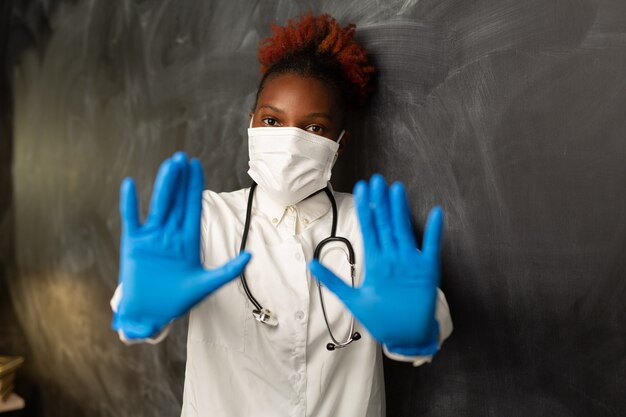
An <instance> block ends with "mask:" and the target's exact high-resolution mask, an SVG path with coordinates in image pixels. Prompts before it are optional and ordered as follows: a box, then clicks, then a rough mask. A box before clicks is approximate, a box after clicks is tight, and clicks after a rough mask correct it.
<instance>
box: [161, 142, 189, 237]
mask: <svg viewBox="0 0 626 417" xmlns="http://www.w3.org/2000/svg"><path fill="white" fill-rule="evenodd" d="M173 159H174V160H175V161H177V162H178V163H180V171H179V173H178V181H177V183H176V187H175V189H174V190H173V193H174V197H173V200H172V208H171V211H170V214H169V216H167V220H166V222H167V224H168V226H169V227H170V228H172V229H174V230H177V229H179V228H180V227H181V226H182V224H183V219H184V217H185V206H186V204H187V192H188V191H189V190H188V187H189V163H188V159H187V155H186V154H185V153H184V152H176V153H175V154H174V156H173Z"/></svg>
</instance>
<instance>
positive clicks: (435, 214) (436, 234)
mask: <svg viewBox="0 0 626 417" xmlns="http://www.w3.org/2000/svg"><path fill="white" fill-rule="evenodd" d="M442 234H443V210H442V209H441V207H439V206H437V207H435V208H433V209H432V210H431V211H430V214H429V215H428V220H427V221H426V229H425V230H424V240H423V243H422V252H424V254H425V255H427V256H429V257H432V258H435V259H439V252H440V250H441V235H442Z"/></svg>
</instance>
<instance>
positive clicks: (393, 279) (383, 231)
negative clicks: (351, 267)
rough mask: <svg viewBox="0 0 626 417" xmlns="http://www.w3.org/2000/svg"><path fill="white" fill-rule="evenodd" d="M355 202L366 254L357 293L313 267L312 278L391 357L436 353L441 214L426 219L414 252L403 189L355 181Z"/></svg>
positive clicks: (379, 180)
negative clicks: (331, 293)
mask: <svg viewBox="0 0 626 417" xmlns="http://www.w3.org/2000/svg"><path fill="white" fill-rule="evenodd" d="M354 198H355V204H356V209H357V213H358V216H359V222H360V225H361V232H362V234H363V244H364V250H365V275H364V279H363V283H362V285H361V287H358V288H352V287H351V286H350V285H348V284H346V283H344V281H343V280H341V279H340V278H338V277H337V276H336V275H335V274H333V273H332V272H331V271H330V270H328V269H327V268H325V267H324V266H323V265H322V264H320V263H319V262H317V261H313V262H311V264H310V265H309V267H310V270H311V272H312V273H313V274H314V275H315V277H316V278H317V279H318V280H319V281H320V282H321V283H322V284H323V285H325V286H326V287H327V288H328V289H329V290H330V291H332V292H334V293H335V294H336V295H337V296H338V297H339V299H341V300H342V301H343V303H344V304H345V305H346V307H347V308H348V309H349V310H350V311H351V312H352V314H354V316H355V317H356V319H357V320H359V321H360V322H361V324H363V326H365V328H366V329H367V330H368V331H369V333H370V334H371V335H372V336H373V337H374V338H375V339H377V340H378V341H379V342H381V343H383V344H384V345H385V346H386V347H387V349H388V350H389V351H390V352H392V353H398V354H401V355H407V356H416V355H432V354H434V353H435V352H436V351H437V350H438V348H439V341H438V339H439V326H438V323H437V321H436V320H435V307H436V304H437V287H438V285H439V275H440V267H439V251H440V246H441V234H442V229H443V211H442V210H441V208H439V207H435V208H434V209H433V210H432V211H431V212H430V215H429V217H428V221H427V224H426V229H425V232H424V241H423V244H422V250H421V251H420V250H419V249H418V248H417V245H416V242H415V235H414V233H413V228H412V227H411V215H410V211H409V206H408V203H407V198H406V193H405V190H404V186H403V185H402V184H401V183H394V184H393V185H392V186H391V187H390V188H387V184H386V183H385V180H384V178H383V177H382V176H381V175H378V174H377V175H374V176H372V179H371V181H370V183H369V185H368V183H367V182H365V181H360V182H359V183H357V184H356V186H355V187H354Z"/></svg>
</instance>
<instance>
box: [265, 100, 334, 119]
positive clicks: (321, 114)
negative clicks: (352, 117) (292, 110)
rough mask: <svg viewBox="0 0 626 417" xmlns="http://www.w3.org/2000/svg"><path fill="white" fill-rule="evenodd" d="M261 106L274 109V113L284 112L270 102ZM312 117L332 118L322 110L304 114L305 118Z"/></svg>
mask: <svg viewBox="0 0 626 417" xmlns="http://www.w3.org/2000/svg"><path fill="white" fill-rule="evenodd" d="M263 108H268V109H270V110H272V111H275V112H276V113H285V112H284V111H283V110H281V109H279V108H278V107H274V106H272V105H271V104H263V105H261V106H259V109H263ZM314 117H323V118H325V119H328V120H333V118H332V116H331V115H330V114H328V113H324V112H313V113H309V114H307V115H306V118H307V119H312V118H314Z"/></svg>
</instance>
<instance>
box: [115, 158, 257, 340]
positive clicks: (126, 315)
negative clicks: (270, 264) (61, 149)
mask: <svg viewBox="0 0 626 417" xmlns="http://www.w3.org/2000/svg"><path fill="white" fill-rule="evenodd" d="M202 189H203V172H202V168H201V166H200V163H199V162H198V161H197V160H191V161H190V162H188V161H187V157H186V155H185V154H183V153H177V154H175V155H174V156H173V157H172V158H171V159H168V160H167V161H165V162H164V163H163V164H162V165H161V168H160V169H159V174H158V175H157V179H156V181H155V185H154V190H153V196H152V202H151V209H150V213H149V214H148V217H147V219H146V222H145V224H140V221H139V214H138V204H137V197H136V191H135V185H134V183H133V181H132V180H131V179H126V180H125V181H124V182H123V183H122V188H121V215H122V226H123V231H122V242H121V254H120V284H121V285H122V298H121V300H120V304H119V307H118V310H117V313H116V314H115V315H114V319H113V328H114V329H116V330H122V331H123V332H124V334H125V335H126V336H127V337H129V338H145V337H149V336H151V335H153V334H154V333H156V332H157V331H159V330H160V329H161V328H162V327H163V326H165V325H166V324H167V323H169V322H170V321H171V320H173V319H175V318H177V317H179V316H182V315H183V314H185V313H186V312H187V311H188V310H189V309H190V308H191V307H193V306H194V305H196V304H197V303H198V302H200V301H202V299H204V298H205V297H206V296H207V295H209V294H211V293H212V292H213V291H215V290H216V289H217V288H219V287H220V286H221V285H223V284H224V283H226V282H228V281H230V280H231V279H233V278H235V277H236V276H238V275H239V274H240V273H241V271H242V270H243V268H244V266H245V264H246V263H247V262H248V260H249V258H250V257H249V255H248V254H244V255H240V256H239V257H237V258H235V259H234V260H232V261H230V262H229V263H227V264H226V265H225V266H223V267H221V268H217V269H215V270H210V271H209V270H205V269H204V268H203V266H202V264H201V262H200V216H201V210H202Z"/></svg>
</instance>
